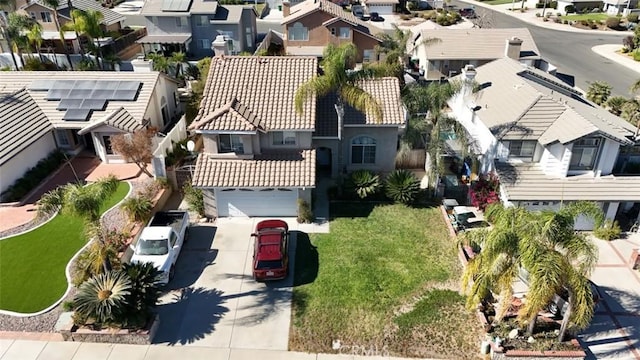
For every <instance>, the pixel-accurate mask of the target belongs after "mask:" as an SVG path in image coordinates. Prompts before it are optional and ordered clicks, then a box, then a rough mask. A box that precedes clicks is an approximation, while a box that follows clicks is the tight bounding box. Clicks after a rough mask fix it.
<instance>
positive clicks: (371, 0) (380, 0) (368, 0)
mask: <svg viewBox="0 0 640 360" xmlns="http://www.w3.org/2000/svg"><path fill="white" fill-rule="evenodd" d="M364 3H365V4H367V5H369V4H372V5H377V4H379V5H391V4H398V3H399V1H398V0H364Z"/></svg>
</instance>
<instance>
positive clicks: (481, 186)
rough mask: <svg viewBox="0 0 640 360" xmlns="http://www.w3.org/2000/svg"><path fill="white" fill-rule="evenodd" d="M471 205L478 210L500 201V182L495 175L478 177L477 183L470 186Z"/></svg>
mask: <svg viewBox="0 0 640 360" xmlns="http://www.w3.org/2000/svg"><path fill="white" fill-rule="evenodd" d="M470 193H471V205H473V206H475V207H477V208H478V209H480V210H483V211H484V209H486V207H487V206H488V205H490V204H493V203H497V202H498V201H500V182H499V181H498V177H497V176H496V175H495V174H490V175H489V176H486V175H480V177H479V178H478V181H476V182H475V183H474V184H473V185H471V189H470Z"/></svg>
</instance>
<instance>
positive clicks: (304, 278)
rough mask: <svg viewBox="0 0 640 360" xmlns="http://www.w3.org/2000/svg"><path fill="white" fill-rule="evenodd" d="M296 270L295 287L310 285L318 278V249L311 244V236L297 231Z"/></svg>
mask: <svg viewBox="0 0 640 360" xmlns="http://www.w3.org/2000/svg"><path fill="white" fill-rule="evenodd" d="M295 238H296V242H295V245H296V249H295V254H294V255H295V269H293V270H294V271H293V286H301V285H305V284H310V283H312V282H314V281H315V280H316V277H318V266H319V265H320V263H319V258H318V249H317V248H316V247H315V246H314V245H313V244H312V243H311V240H310V239H309V234H307V233H305V232H302V231H295Z"/></svg>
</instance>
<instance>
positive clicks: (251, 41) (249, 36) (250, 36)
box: [245, 26, 255, 48]
mask: <svg viewBox="0 0 640 360" xmlns="http://www.w3.org/2000/svg"><path fill="white" fill-rule="evenodd" d="M245 34H246V37H247V46H248V47H250V48H253V46H254V45H255V39H254V37H253V27H251V26H249V27H247V28H245Z"/></svg>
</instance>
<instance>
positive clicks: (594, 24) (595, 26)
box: [590, 22, 598, 30]
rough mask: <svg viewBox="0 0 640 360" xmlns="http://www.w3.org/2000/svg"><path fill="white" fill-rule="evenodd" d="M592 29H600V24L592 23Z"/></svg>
mask: <svg viewBox="0 0 640 360" xmlns="http://www.w3.org/2000/svg"><path fill="white" fill-rule="evenodd" d="M590 27H591V29H593V30H595V29H597V28H598V24H596V23H595V22H593V23H591V25H590Z"/></svg>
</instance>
